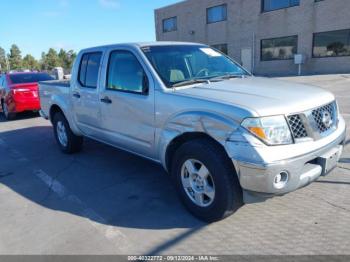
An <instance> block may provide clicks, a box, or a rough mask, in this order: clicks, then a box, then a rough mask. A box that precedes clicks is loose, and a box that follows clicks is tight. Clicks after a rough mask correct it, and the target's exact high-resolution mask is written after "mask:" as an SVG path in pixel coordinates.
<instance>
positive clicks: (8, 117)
mask: <svg viewBox="0 0 350 262" xmlns="http://www.w3.org/2000/svg"><path fill="white" fill-rule="evenodd" d="M1 107H2V112H3V113H4V116H5V119H6V120H13V119H15V117H16V113H12V112H10V111H9V108H8V106H7V104H6V103H5V102H4V101H2V102H1Z"/></svg>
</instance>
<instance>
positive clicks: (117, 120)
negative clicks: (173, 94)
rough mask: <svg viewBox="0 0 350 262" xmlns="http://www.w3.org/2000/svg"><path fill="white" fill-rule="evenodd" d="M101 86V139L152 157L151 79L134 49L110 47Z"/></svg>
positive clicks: (152, 97)
mask: <svg viewBox="0 0 350 262" xmlns="http://www.w3.org/2000/svg"><path fill="white" fill-rule="evenodd" d="M106 59H108V61H107V67H106V72H105V74H104V75H106V77H105V78H104V81H103V82H104V86H103V87H101V94H100V100H101V116H102V123H101V124H102V129H103V132H104V139H103V140H107V141H108V142H109V143H111V144H113V145H116V146H119V147H122V148H124V149H126V150H129V151H132V152H134V153H138V154H142V155H144V156H147V157H150V158H153V157H154V134H155V126H154V82H153V79H152V75H151V74H150V72H149V71H148V70H147V68H146V66H145V65H144V63H143V60H142V59H141V58H140V57H139V54H138V53H137V52H134V51H133V50H128V49H111V50H109V52H108V54H106Z"/></svg>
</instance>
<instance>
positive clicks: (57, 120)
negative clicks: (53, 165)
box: [53, 112, 84, 154]
mask: <svg viewBox="0 0 350 262" xmlns="http://www.w3.org/2000/svg"><path fill="white" fill-rule="evenodd" d="M53 127H54V134H55V138H56V141H57V143H58V145H59V147H60V149H61V151H62V152H63V153H65V154H73V153H76V152H79V151H81V149H82V146H83V140H84V139H83V137H82V136H77V135H75V134H74V133H73V132H72V130H71V128H70V126H69V123H68V121H67V119H66V118H65V117H64V115H63V114H62V113H60V112H58V113H56V114H55V115H54V116H53Z"/></svg>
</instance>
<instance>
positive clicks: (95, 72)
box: [70, 52, 102, 137]
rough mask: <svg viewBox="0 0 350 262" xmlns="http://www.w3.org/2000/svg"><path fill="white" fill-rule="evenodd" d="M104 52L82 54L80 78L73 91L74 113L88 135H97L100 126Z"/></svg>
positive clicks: (75, 82) (76, 81)
mask: <svg viewBox="0 0 350 262" xmlns="http://www.w3.org/2000/svg"><path fill="white" fill-rule="evenodd" d="M101 59H102V53H101V52H95V53H86V54H84V55H83V56H82V59H81V63H80V68H79V76H78V80H75V81H74V84H73V89H72V93H71V94H70V95H71V96H72V97H71V100H72V103H73V108H74V109H73V113H74V117H75V122H76V123H77V126H78V128H79V129H80V130H81V131H82V132H83V133H84V134H85V135H87V136H93V137H95V136H97V135H98V132H99V128H100V123H101V122H100V100H99V93H98V83H99V74H100V67H101Z"/></svg>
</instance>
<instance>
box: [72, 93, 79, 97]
mask: <svg viewBox="0 0 350 262" xmlns="http://www.w3.org/2000/svg"><path fill="white" fill-rule="evenodd" d="M73 96H74V97H76V98H80V97H81V96H80V94H79V93H73Z"/></svg>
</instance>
